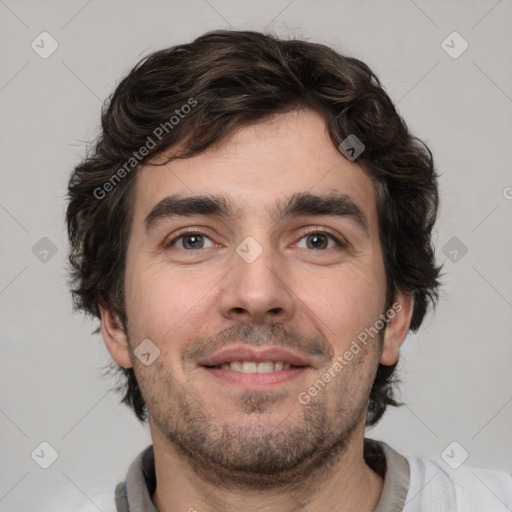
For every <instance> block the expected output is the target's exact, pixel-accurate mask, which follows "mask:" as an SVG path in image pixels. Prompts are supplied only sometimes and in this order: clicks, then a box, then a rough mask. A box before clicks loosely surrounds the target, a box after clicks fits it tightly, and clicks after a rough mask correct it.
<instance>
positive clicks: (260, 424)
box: [101, 110, 412, 512]
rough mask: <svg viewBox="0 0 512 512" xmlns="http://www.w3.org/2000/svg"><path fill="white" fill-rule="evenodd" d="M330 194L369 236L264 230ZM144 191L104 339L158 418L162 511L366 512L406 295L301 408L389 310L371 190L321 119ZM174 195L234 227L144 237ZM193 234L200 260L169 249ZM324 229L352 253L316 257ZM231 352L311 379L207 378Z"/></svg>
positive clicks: (310, 224)
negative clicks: (286, 358)
mask: <svg viewBox="0 0 512 512" xmlns="http://www.w3.org/2000/svg"><path fill="white" fill-rule="evenodd" d="M334 191H335V192H338V193H342V194H346V195H347V196H348V197H349V198H350V199H351V200H352V201H353V202H354V203H355V204H356V205H357V206H358V207H359V208H360V210H362V212H363V213H364V215H365V217H366V218H367V221H368V233H364V231H363V230H362V229H361V228H360V227H359V226H358V224H357V223H356V222H355V221H354V220H353V219H352V218H350V217H343V218H340V217H335V216H325V215H324V216H321V217H318V216H310V215H306V216H300V217H290V218H283V219H280V220H276V218H274V217H272V216H271V215H270V209H271V208H272V207H273V206H274V205H275V203H276V201H278V200H279V199H282V198H283V197H287V196H289V195H292V194H294V193H297V192H310V193H314V194H326V193H330V192H334ZM135 192H136V193H135V198H134V205H133V207H134V215H133V225H132V230H131V235H130V239H129V244H128V249H127V266H126V275H125V297H126V312H127V318H128V325H127V326H126V327H127V334H125V331H124V329H123V327H122V325H121V323H120V321H119V319H118V318H117V316H116V315H115V314H114V312H113V311H112V310H110V309H108V308H104V307H102V308H101V314H102V332H103V337H104V340H105V344H106V346H107V349H108V350H109V352H110V354H111V356H112V358H113V359H114V360H115V361H116V362H117V363H118V364H119V365H121V366H123V367H126V368H128V367H134V371H135V374H136V376H137V379H138V382H139V386H140V388H141V392H142V395H143V397H144V399H145V401H146V404H147V407H148V411H149V414H150V419H149V422H150V430H151V436H152V440H153V446H154V451H155V466H156V475H157V480H158V484H157V489H156V493H155V495H154V496H153V502H154V503H155V505H156V507H157V508H158V510H159V511H161V512H170V511H171V510H189V509H191V508H192V509H193V508H195V509H197V510H199V511H214V510H223V511H227V512H230V511H235V510H241V509H243V510H247V511H252V510H254V511H256V510H258V511H269V512H270V511H280V512H283V511H284V512H290V511H292V510H302V511H311V512H312V511H316V510H336V511H338V512H344V511H349V510H356V509H357V510H360V511H363V512H364V511H372V510H373V509H374V508H375V506H376V504H377V502H378V500H379V497H380V494H381V491H382V485H383V480H382V478H381V477H380V476H379V475H378V474H377V473H375V472H374V471H372V470H371V468H369V467H368V466H367V465H366V463H365V461H364V458H363V439H364V427H365V418H366V406H367V400H368V396H369V392H370V388H371V385H372V382H373V379H374V376H375V372H376V369H377V365H378V363H379V362H381V363H382V364H385V365H391V364H394V363H395V362H396V361H397V359H398V351H399V347H400V345H401V344H402V343H403V341H404V339H405V337H406V334H407V332H408V328H409V323H410V318H411V313H412V299H411V297H410V295H408V294H405V293H399V294H398V296H397V297H396V302H398V303H400V304H401V309H400V311H397V312H396V314H395V315H394V317H393V319H392V320H391V321H390V322H389V324H388V325H387V327H386V329H385V331H384V332H383V333H382V336H381V337H375V338H373V339H371V340H370V341H369V342H368V344H367V345H366V346H362V349H363V350H361V351H360V352H359V353H357V354H356V355H354V358H353V359H352V360H351V361H350V362H349V363H348V364H347V365H346V366H344V368H343V370H342V371H340V372H338V373H335V377H334V378H333V379H332V380H331V381H330V382H329V383H328V384H327V385H326V386H325V387H324V388H322V389H321V391H319V392H318V394H316V395H315V396H313V397H311V401H310V402H309V403H308V404H303V403H301V402H300V401H299V400H298V395H299V393H301V392H304V391H307V390H308V388H310V387H311V386H312V385H313V384H314V383H315V382H316V381H318V379H320V378H321V377H322V375H323V374H324V373H325V372H326V371H328V370H329V368H332V364H333V362H334V361H335V360H336V358H337V357H338V356H340V355H341V354H344V353H345V352H346V351H347V350H348V349H349V348H350V345H351V342H352V341H353V340H354V339H356V337H357V335H358V334H359V333H360V332H362V331H363V330H364V329H365V328H367V327H370V326H373V325H375V322H376V320H377V319H378V318H379V315H381V314H382V313H384V311H385V308H386V304H385V296H386V279H385V272H384V265H383V258H382V251H381V246H380V241H379V232H378V221H377V211H376V200H375V190H374V186H373V183H372V181H371V179H370V178H369V176H368V175H367V174H366V173H365V172H364V171H363V170H362V168H361V167H360V166H359V165H358V164H357V162H350V161H349V160H347V159H346V158H345V157H343V155H341V153H340V152H339V151H338V150H337V148H336V147H334V146H333V144H332V142H331V141H330V139H329V136H328V133H327V130H326V127H325V123H324V121H323V120H322V118H321V117H320V116H319V115H318V114H316V113H314V112H312V111H309V110H301V111H294V112H291V113H287V114H279V115H276V116H274V117H273V118H272V119H271V120H269V121H266V122H264V123H260V124H257V125H253V126H249V127H244V128H242V129H239V130H238V131H237V132H235V133H234V134H233V135H232V136H231V137H230V138H229V139H228V140H226V141H224V142H223V143H222V144H221V145H220V146H218V147H214V148H210V149H209V150H208V151H206V152H205V153H202V154H201V155H198V156H196V157H193V158H188V159H182V160H176V161H173V162H170V163H169V164H166V165H165V166H163V167H162V166H159V167H157V166H151V165H148V166H145V167H143V168H142V169H141V170H140V171H138V175H137V182H136V191H135ZM175 194H179V195H182V196H193V195H203V194H218V195H224V196H229V197H230V198H231V200H232V201H233V204H234V205H235V211H236V215H235V216H234V217H231V218H220V217H215V216H209V215H196V216H194V217H184V218H180V217H171V218H167V219H164V220H161V221H159V222H158V223H156V224H155V226H154V227H153V228H152V229H150V230H149V231H147V230H146V228H145V224H144V219H145V218H146V216H147V215H148V213H149V212H150V211H151V210H152V208H153V207H154V206H155V205H156V204H157V203H158V202H159V201H161V200H162V199H164V198H165V197H168V196H171V195H175ZM183 228H190V231H192V232H194V233H202V234H204V235H205V236H206V237H207V238H203V239H200V240H201V243H203V246H201V245H200V247H199V248H192V249H191V248H190V242H191V241H193V242H197V239H192V240H191V239H190V237H189V238H187V239H183V238H181V239H179V240H178V241H177V242H175V243H174V244H171V245H167V246H166V243H168V242H171V241H172V240H174V239H176V237H178V236H179V235H180V234H181V231H180V230H182V229H183ZM325 230H327V231H328V232H329V233H331V234H333V235H335V236H337V237H338V238H342V239H344V240H345V241H346V242H347V244H346V245H345V246H344V247H342V246H338V245H337V244H336V243H335V242H334V241H333V240H330V239H329V238H322V237H321V238H320V241H321V242H322V241H323V242H325V245H322V244H321V245H322V248H320V249H318V248H314V247H312V246H311V242H312V238H313V239H314V238H315V237H314V234H315V233H318V232H322V231H325ZM307 235H309V236H307ZM312 235H313V236H312ZM249 236H250V237H252V238H254V239H255V240H256V241H257V242H258V244H259V245H260V246H261V248H262V249H263V252H262V253H261V255H259V256H258V257H257V258H256V259H255V260H254V261H253V262H252V263H247V262H246V261H245V260H244V259H243V258H241V257H240V256H239V254H237V252H236V248H237V246H239V244H240V243H241V242H242V241H243V240H245V239H246V238H247V237H249ZM186 242H188V243H189V245H187V246H186V247H188V248H185V246H184V245H183V243H186ZM195 247H197V245H196V246H195ZM145 339H150V340H151V341H152V343H154V344H155V345H156V346H157V347H158V348H159V350H160V355H159V356H158V357H157V358H156V359H155V361H154V362H152V363H151V364H150V365H148V366H145V365H144V364H142V363H141V362H140V361H139V360H138V359H137V358H136V357H135V356H134V353H133V351H134V349H135V348H136V347H137V346H138V345H139V344H140V343H141V341H142V340H145ZM237 342H239V343H240V342H242V343H244V344H247V346H250V347H258V348H260V347H261V346H267V345H268V346H276V345H278V346H281V347H291V348H293V350H294V352H295V353H298V354H301V355H302V356H303V357H304V358H306V359H307V361H308V363H309V366H308V367H307V368H306V369H305V370H303V371H300V372H298V373H297V374H294V375H296V376H294V377H293V378H290V379H288V380H285V381H283V382H281V383H277V384H274V385H266V386H263V387H260V388H256V387H255V386H253V385H252V384H251V383H247V382H245V383H244V382H242V383H240V382H229V381H227V380H224V379H221V378H218V377H216V376H214V375H212V373H211V372H209V371H207V370H206V369H205V368H204V367H202V366H200V365H198V360H199V356H198V355H199V354H202V355H205V354H211V353H213V352H214V351H215V350H218V349H219V348H221V347H223V346H227V345H232V344H234V343H237Z"/></svg>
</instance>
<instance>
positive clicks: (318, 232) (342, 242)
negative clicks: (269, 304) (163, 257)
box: [165, 229, 348, 252]
mask: <svg viewBox="0 0 512 512" xmlns="http://www.w3.org/2000/svg"><path fill="white" fill-rule="evenodd" d="M187 235H189V236H190V235H199V236H202V237H205V238H208V239H209V240H211V238H210V237H209V236H208V235H206V234H205V233H202V232H201V231H193V230H190V231H183V232H181V233H180V234H179V235H177V236H176V237H174V238H173V239H172V240H171V241H170V242H168V243H166V244H165V248H166V249H168V248H170V247H172V246H173V245H174V244H175V243H176V242H177V241H178V240H180V239H182V238H184V237H185V236H187ZM310 235H325V236H327V237H328V238H330V239H331V240H333V241H334V242H336V244H337V245H338V247H339V248H345V247H347V246H348V242H346V241H345V240H340V238H338V237H337V236H335V235H333V234H332V233H331V232H329V231H325V230H322V229H315V230H311V231H308V232H306V233H303V234H302V235H301V237H300V238H299V241H301V240H302V239H304V238H306V237H307V236H310ZM211 241H212V242H213V240H211ZM214 243H215V242H214ZM330 249H334V247H330ZM180 250H184V251H188V252H194V249H180ZM197 250H199V249H196V251H197ZM311 250H315V249H311ZM320 250H321V251H325V250H327V249H320Z"/></svg>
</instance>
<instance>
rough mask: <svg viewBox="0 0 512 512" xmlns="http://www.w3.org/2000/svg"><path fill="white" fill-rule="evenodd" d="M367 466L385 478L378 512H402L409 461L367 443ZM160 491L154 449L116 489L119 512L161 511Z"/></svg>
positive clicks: (149, 449)
mask: <svg viewBox="0 0 512 512" xmlns="http://www.w3.org/2000/svg"><path fill="white" fill-rule="evenodd" d="M364 458H365V460H366V463H367V464H368V465H369V466H370V467H371V468H372V469H373V470H374V471H376V472H377V473H379V474H380V475H381V476H382V477H383V478H384V487H383V489H382V494H381V496H380V499H379V502H378V503H377V507H376V508H375V510H374V512H401V511H402V510H403V507H404V503H405V498H406V496H407V491H408V489H409V463H408V462H407V459H406V458H405V457H403V456H402V455H400V454H399V453H397V452H396V451H395V450H393V449H392V448H390V447H389V446H388V445H387V444H386V443H383V442H381V441H374V440H373V439H365V440H364ZM155 489H156V475H155V458H154V453H153V446H152V445H151V446H148V447H147V448H146V449H145V450H144V451H143V452H142V453H140V454H139V455H138V456H137V458H136V459H135V460H134V461H133V462H132V464H131V466H130V468H129V469H128V473H127V475H126V481H124V482H121V483H119V484H118V485H117V487H116V507H117V512H158V511H157V509H156V508H155V505H153V502H152V501H151V497H152V496H153V493H154V492H155Z"/></svg>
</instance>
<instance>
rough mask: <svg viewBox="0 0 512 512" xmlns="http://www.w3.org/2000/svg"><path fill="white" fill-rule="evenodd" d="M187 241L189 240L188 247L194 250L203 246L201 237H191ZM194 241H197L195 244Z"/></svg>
mask: <svg viewBox="0 0 512 512" xmlns="http://www.w3.org/2000/svg"><path fill="white" fill-rule="evenodd" d="M186 240H187V243H186V245H188V246H189V247H193V248H194V247H197V246H198V245H200V244H201V237H200V235H189V236H188V237H187V239H186ZM194 240H195V242H194Z"/></svg>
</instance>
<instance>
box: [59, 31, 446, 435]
mask: <svg viewBox="0 0 512 512" xmlns="http://www.w3.org/2000/svg"><path fill="white" fill-rule="evenodd" d="M191 100H193V101H194V102H197V103H195V104H194V105H195V106H194V108H187V109H186V108H185V107H184V106H185V105H189V106H192V105H193V101H191ZM299 108H308V109H312V110H313V111H315V112H317V113H318V114H320V115H321V116H322V117H323V118H324V119H325V122H326V126H327V128H328V131H329V134H330V138H331V140H332V143H333V144H334V145H335V146H338V145H339V144H340V143H341V142H342V141H343V140H344V139H345V138H346V137H347V136H349V135H351V134H354V135H356V136H357V138H358V139H360V140H361V141H362V142H363V143H364V146H365V150H364V152H363V153H362V154H361V155H360V156H359V157H358V159H357V163H358V164H359V165H360V166H361V167H362V169H363V170H364V172H367V173H368V175H369V176H370V177H371V179H372V181H373V184H374V186H375V189H376V193H377V194H376V195H377V212H378V220H379V230H380V241H381V245H382V251H383V258H384V265H385V271H386V280H387V303H388V305H390V304H392V302H393V299H394V297H395V295H396V292H397V291H398V290H402V291H405V292H408V293H411V294H413V296H414V309H413V314H412V320H411V324H410V328H411V329H412V330H413V331H415V330H417V329H418V328H419V327H420V325H421V323H422V321H423V318H424V316H425V314H426V311H427V308H428V305H429V303H432V304H433V305H435V303H436V301H437V298H438V286H439V281H438V278H439V272H440V268H439V267H437V266H436V262H435V256H434V248H433V244H432V229H433V226H434V223H435V220H436V215H437V208H438V200H439V198H438V189H437V174H436V171H435V169H434V164H433V159H432V154H431V152H430V150H429V148H428V147H427V146H426V145H425V144H424V143H422V142H421V141H420V140H419V139H418V138H416V137H414V136H413V135H412V134H411V133H410V132H409V130H408V128H407V125H406V123H405V121H404V120H403V119H402V117H401V116H400V115H399V114H398V112H397V110H396V109H395V106H394V105H393V103H392V101H391V100H390V98H389V96H388V95H387V94H386V92H385V91H384V89H383V87H382V85H381V84H380V82H379V79H378V78H377V77H376V76H375V74H374V73H373V72H372V70H371V69H370V68H369V67H368V66H367V65H366V64H365V63H363V62H361V61H360V60H357V59H355V58H351V57H348V56H344V55H341V54H339V53H338V52H336V51H334V50H333V49H331V48H329V47H327V46H324V45H321V44H315V43H311V42H306V41H302V40H293V39H292V40H282V39H279V38H277V37H275V36H272V35H266V34H262V33H258V32H252V31H215V32H210V33H207V34H205V35H203V36H201V37H199V38H197V39H196V40H195V41H193V42H192V43H190V44H183V45H179V46H175V47H172V48H169V49H165V50H161V51H157V52H155V53H152V54H151V55H149V56H147V57H145V58H144V59H142V61H140V62H139V63H138V64H137V65H136V66H135V67H134V68H133V69H132V70H131V71H130V72H129V73H128V74H127V76H126V77H125V78H124V79H123V80H122V81H121V82H120V83H119V85H118V86H117V88H116V89H115V91H114V93H113V95H112V96H111V97H110V98H109V99H108V100H107V101H106V102H105V104H104V107H103V110H102V116H101V125H102V131H101V134H100V136H99V137H98V139H97V140H96V142H95V144H94V145H93V147H92V148H91V150H90V151H89V152H88V154H87V156H86V158H85V159H84V160H83V161H82V162H81V163H80V164H79V165H77V166H76V167H75V169H74V170H73V173H72V175H71V178H70V181H69V188H68V192H69V194H68V197H69V203H68V208H67V216H66V220H67V227H68V235H69V240H70V252H69V262H70V283H71V289H72V294H73V299H74V305H75V308H76V309H80V310H83V311H85V312H86V313H88V314H90V315H92V316H93V317H96V318H100V311H99V305H100V304H101V305H104V306H108V307H109V308H111V309H112V310H113V311H114V312H115V313H116V314H117V315H118V316H119V318H120V319H121V321H122V322H123V325H124V326H125V329H126V314H125V308H124V271H125V256H126V248H127V242H128V237H129V233H130V229H131V214H132V206H133V204H132V194H131V193H132V191H133V188H134V183H135V181H134V180H135V176H136V170H137V168H138V167H140V166H142V165H144V164H145V163H147V162H148V161H150V160H151V159H152V158H153V157H155V156H157V155H162V154H164V152H165V151H166V150H168V149H169V148H173V149H175V148H176V147H177V146H178V145H179V148H180V153H179V154H178V155H176V156H175V157H173V158H187V157H190V156H193V155H197V154H199V153H201V152H203V151H205V150H206V149H207V148H209V147H211V146H213V145H218V144H221V143H222V142H223V141H224V140H225V139H226V137H227V136H228V135H229V134H231V133H232V132H233V131H234V130H235V129H238V128H240V127H243V126H247V125H250V124H253V123H261V122H263V121H265V120H266V119H268V118H269V117H270V116H273V115H275V114H279V113H285V112H289V111H292V110H295V109H299ZM185 114H186V115H185ZM173 116H174V117H176V116H178V117H179V122H176V123H175V122H174V121H173V119H172V118H173ZM159 127H160V129H159ZM150 139H151V146H152V147H151V149H150V150H149V151H142V150H141V148H143V147H146V148H149V147H150V144H149V140H150ZM127 163H129V165H127ZM107 183H109V185H107ZM395 367H396V365H393V366H383V365H379V367H378V370H377V374H376V377H375V381H374V384H373V387H372V390H371V394H370V397H369V407H368V416H367V425H368V426H371V425H374V424H375V423H377V422H378V421H379V419H380V418H381V417H382V415H383V414H384V412H385V409H386V407H387V406H388V405H399V404H398V402H397V401H396V400H395V398H394V394H393V389H394V385H393V383H394V382H396V380H395V377H394V373H395ZM118 369H119V371H120V372H121V373H122V376H123V377H124V384H123V385H122V386H120V389H122V390H123V391H124V397H123V399H122V401H123V402H124V403H125V404H127V405H128V406H130V407H132V408H133V410H134V412H135V414H136V416H137V417H138V418H139V419H140V420H141V421H144V420H145V419H146V418H147V410H146V407H145V403H144V400H143V398H142V395H141V393H140V390H139V387H138V384H137V381H136V378H135V374H134V372H133V369H132V368H129V369H125V368H121V367H118Z"/></svg>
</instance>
